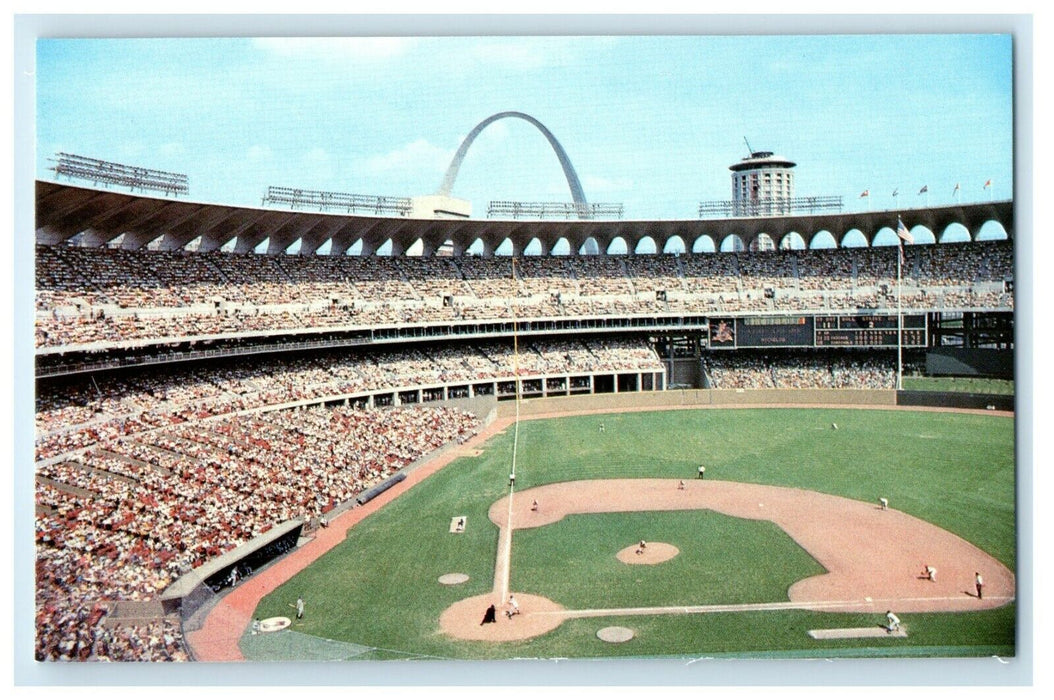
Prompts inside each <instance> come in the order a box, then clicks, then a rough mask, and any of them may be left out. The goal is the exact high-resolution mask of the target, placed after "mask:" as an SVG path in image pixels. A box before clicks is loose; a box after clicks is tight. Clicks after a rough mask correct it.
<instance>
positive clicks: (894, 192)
mask: <svg viewBox="0 0 1054 700" xmlns="http://www.w3.org/2000/svg"><path fill="white" fill-rule="evenodd" d="M898 192H900V190H899V189H897V190H893V196H894V197H896V196H897V193H898Z"/></svg>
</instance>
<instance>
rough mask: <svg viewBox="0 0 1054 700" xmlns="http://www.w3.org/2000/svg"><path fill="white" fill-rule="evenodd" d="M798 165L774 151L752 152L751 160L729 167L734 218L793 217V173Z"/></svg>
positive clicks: (746, 159) (749, 158)
mask: <svg viewBox="0 0 1054 700" xmlns="http://www.w3.org/2000/svg"><path fill="white" fill-rule="evenodd" d="M749 145H750V144H749V143H748V144H747V146H748V147H749ZM795 165H797V164H796V163H793V162H791V161H789V160H787V159H786V158H784V157H783V156H777V155H774V154H773V153H772V151H752V152H751V154H750V156H749V157H747V158H744V159H743V160H741V161H739V162H738V163H735V164H733V165H730V166H729V167H728V169H729V170H731V171H732V212H733V213H732V215H733V216H778V215H782V214H790V212H791V208H792V207H791V204H792V202H791V200H792V199H793V197H794V173H793V172H791V170H792V169H793V168H794V166H795Z"/></svg>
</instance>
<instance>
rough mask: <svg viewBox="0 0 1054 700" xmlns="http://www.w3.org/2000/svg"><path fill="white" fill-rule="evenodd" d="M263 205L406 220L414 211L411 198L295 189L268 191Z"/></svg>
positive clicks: (270, 189) (271, 188) (277, 188)
mask: <svg viewBox="0 0 1054 700" xmlns="http://www.w3.org/2000/svg"><path fill="white" fill-rule="evenodd" d="M262 204H265V205H266V204H277V205H285V206H288V207H289V208H290V209H296V208H298V207H312V208H316V207H317V208H318V210H319V211H326V210H334V209H339V210H342V211H345V212H347V213H349V214H350V213H352V212H362V211H365V212H369V213H371V214H397V215H399V216H407V215H408V214H409V213H410V210H411V208H412V206H411V201H410V198H409V197H383V196H378V195H371V194H349V193H347V192H320V191H317V190H304V189H300V188H294V187H275V186H270V187H268V188H267V193H266V194H264V197H263V202H262Z"/></svg>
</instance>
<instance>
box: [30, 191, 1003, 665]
mask: <svg viewBox="0 0 1054 700" xmlns="http://www.w3.org/2000/svg"><path fill="white" fill-rule="evenodd" d="M901 215H902V216H903V218H904V221H905V222H906V223H907V224H908V225H909V226H913V227H915V226H920V227H925V228H927V229H928V230H930V231H932V232H933V233H934V234H935V236H936V238H937V239H938V240H939V239H940V237H941V233H942V232H943V231H944V230H945V229H947V227H948V226H950V225H951V224H953V223H955V224H961V225H962V226H964V227H965V228H966V229H967V230H968V231H969V232H970V234H971V240H970V241H969V242H964V243H954V244H952V243H948V244H941V243H938V244H934V245H915V246H908V247H906V249H905V250H904V262H903V279H902V289H901V293H899V294H898V288H897V282H898V279H897V258H898V249H897V248H896V247H871V246H870V245H869V246H868V247H860V248H849V247H838V248H834V249H830V250H819V249H804V250H793V249H784V250H775V251H769V252H729V253H725V252H716V253H705V252H686V253H683V254H677V255H674V254H663V253H659V254H652V255H646V254H629V255H612V254H600V255H583V254H571V255H566V256H561V255H551V254H543V255H539V256H523V254H522V253H523V251H524V250H525V249H526V248H527V247H528V246H529V245H530V244H531V243H532V241H538V242H540V243H541V244H542V250H543V251H552V250H553V249H554V248H555V247H556V245H557V244H558V243H559V242H560V241H561V240H563V241H566V242H567V243H568V244H569V248H570V250H571V251H581V250H583V249H586V247H587V244H588V243H589V242H593V243H595V244H597V245H598V246H599V249H600V250H611V245H612V243H613V242H614V241H616V240H617V239H621V240H622V241H623V242H625V243H626V244H627V248H628V250H630V251H635V250H637V249H638V247H639V244H640V243H641V241H642V240H644V239H645V238H650V239H651V240H652V241H653V242H654V243H655V244H656V246H655V248H656V249H657V250H664V249H666V245H667V243H668V242H669V241H670V240H672V239H673V238H675V237H677V238H679V239H680V240H681V241H682V242H684V243H685V247H686V249H687V250H689V251H693V250H697V248H696V246H695V243H696V242H697V241H699V240H701V239H703V238H704V237H705V238H709V239H710V241H711V242H712V243H714V245H713V246H712V247H713V249H714V250H723V248H722V246H721V242H722V241H723V240H724V239H725V238H727V237H729V236H738V237H740V239H741V243H742V244H743V245H741V246H739V247H738V248H739V249H741V250H744V251H746V250H749V249H750V246H749V243H750V241H751V240H752V239H753V238H756V237H757V236H760V235H769V236H771V237H773V238H774V239H775V240H777V241H778V240H782V239H784V238H785V237H787V236H790V235H791V234H792V233H796V234H798V235H799V236H801V238H802V239H804V241H805V242H806V244H808V243H810V242H811V241H812V240H813V239H814V238H815V237H816V236H817V235H819V234H820V233H821V232H825V231H826V232H830V233H831V234H833V235H834V237H835V238H836V240H841V239H842V238H843V237H844V235H845V234H846V233H848V232H849V231H851V230H856V231H859V232H860V233H861V234H862V235H863V236H864V238H865V239H866V241H867V243H868V244H872V243H874V241H875V238H876V236H878V234H879V233H880V232H881V231H882V230H883V229H884V228H888V229H893V228H895V227H896V215H895V214H890V213H888V212H887V213H862V214H854V215H851V214H844V213H840V214H837V215H810V216H808V217H800V218H795V217H787V218H769V219H764V220H756V221H755V220H743V219H737V220H706V221H674V222H668V221H656V222H639V221H637V222H635V221H622V220H618V221H605V222H598V221H588V220H587V221H526V222H525V221H518V222H509V221H498V220H483V221H478V220H470V221H468V220H463V221H435V220H430V221H423V220H415V219H411V218H407V217H398V218H386V219H382V218H380V217H377V218H371V217H365V216H353V215H350V214H337V213H334V214H329V213H321V212H306V211H305V212H288V211H275V210H272V209H250V208H237V207H226V206H216V205H205V204H196V203H193V202H187V201H171V200H163V199H153V198H149V197H143V196H134V195H128V194H123V193H117V192H111V191H100V190H90V189H85V188H79V187H74V186H70V185H64V184H57V183H48V182H38V183H37V246H36V298H35V313H36V333H35V354H36V377H37V397H36V429H37V433H36V460H37V466H36V477H37V478H36V488H37V491H36V517H37V523H36V538H37V593H38V597H37V611H36V614H37V658H38V659H41V660H50V659H70V660H77V659H81V660H86V659H103V658H106V659H169V660H183V659H185V658H187V652H186V650H185V649H184V648H183V647H182V644H181V641H180V639H181V631H180V623H179V618H178V616H177V617H173V614H174V613H178V612H185V611H181V610H180V608H179V601H177V602H176V603H175V604H174V605H175V607H173V606H172V605H169V603H168V602H167V601H168V599H167V598H166V597H165V592H166V590H169V589H170V588H171V587H172V585H173V583H174V582H176V581H177V580H179V579H180V578H181V577H184V576H187V575H189V574H191V573H192V572H194V571H196V570H200V569H201V568H202V567H205V566H206V565H208V564H209V562H215V561H217V560H218V559H219V558H221V557H223V556H225V555H230V554H231V553H232V552H239V551H242V550H241V548H244V547H246V546H248V543H250V542H257V541H260V538H261V537H263V538H264V539H265V540H266V535H267V533H268V532H273V533H280V534H282V536H283V537H284V536H285V533H286V531H285V530H281V529H280V528H279V526H282V525H286V524H288V523H290V522H294V523H296V525H297V527H296V529H295V530H294V531H293V532H294V534H295V535H302V534H306V533H307V532H308V531H309V530H310V529H311V528H313V527H317V526H318V523H319V518H321V517H322V516H324V515H325V514H327V513H331V512H333V511H334V510H338V509H341V508H347V507H351V504H352V503H353V502H354V500H355V499H356V497H359V496H360V495H361V494H363V493H364V492H366V491H368V490H369V489H371V488H374V487H377V486H378V485H383V484H384V483H386V480H388V479H390V478H392V477H393V476H394V475H396V474H398V473H400V472H401V471H403V470H405V469H406V468H408V467H410V466H411V465H413V464H414V463H415V462H416V461H417V460H419V459H421V458H423V457H425V456H427V455H429V454H432V453H433V452H434V451H435V450H438V449H442V448H443V447H444V446H445V445H451V444H458V443H460V442H463V441H464V440H466V439H467V438H468V437H470V436H471V435H473V434H474V433H475V432H476V431H478V430H479V429H480V427H481V425H483V424H484V423H485V421H486V420H487V416H488V411H489V410H492V409H493V407H494V405H495V404H496V403H497V402H499V401H507V400H512V399H515V398H517V397H523V398H531V397H557V396H573V395H585V394H604V393H611V394H614V393H631V392H658V391H664V390H667V389H670V388H674V387H697V388H705V389H712V390H715V391H720V390H726V389H727V390H743V389H762V388H763V389H782V388H788V389H809V388H837V389H868V390H876V389H877V390H886V391H893V390H895V389H896V387H897V381H896V379H897V377H896V373H897V361H896V356H895V351H896V350H897V348H898V347H899V346H901V345H903V346H904V347H905V348H906V350H907V352H908V354H907V359H908V365H909V366H910V367H914V368H917V369H918V370H919V371H922V368H923V367H925V366H926V365H927V364H928V363H929V362H930V361H931V360H932V359H933V358H936V357H939V356H941V355H942V352H943V351H945V350H955V351H956V352H957V353H958V355H957V358H958V361H959V362H960V365H959V367H961V368H965V369H962V370H961V371H964V372H969V371H971V369H970V368H975V370H974V371H977V372H980V373H985V374H995V375H1000V374H1001V375H1003V376H1011V377H1012V367H1013V359H1012V351H1013V313H1014V298H1013V280H1014V241H1013V205H1012V203H1011V202H994V203H986V204H977V205H969V206H957V207H944V208H935V209H925V210H915V211H908V212H902V214H901ZM993 221H994V222H996V223H998V224H999V225H1000V226H1002V227H1003V229H1004V230H1005V231H1006V233H1007V236H1008V237H1007V238H1006V239H1005V240H995V241H980V240H975V239H976V238H977V233H978V232H979V230H980V228H981V226H983V225H985V224H987V223H988V222H993ZM506 240H508V241H510V242H511V247H512V251H513V256H510V257H503V256H495V255H494V251H495V250H497V249H498V248H499V247H500V246H501V244H502V243H503V242H504V241H506ZM297 241H299V242H300V243H301V245H300V247H299V253H298V254H295V255H294V254H286V252H285V251H286V250H288V249H289V248H290V246H292V245H293V244H294V243H296V242H297ZM417 241H421V242H422V243H423V246H422V248H423V250H424V251H425V253H426V254H425V255H423V256H420V257H415V256H407V255H405V254H404V252H405V251H406V250H407V249H408V248H410V246H411V245H413V244H414V243H416V242H417ZM477 241H478V242H481V244H482V250H483V254H482V255H470V254H469V253H468V251H469V249H470V248H472V247H473V245H474V244H475V243H476V242H477ZM448 242H449V243H450V247H451V249H452V251H453V255H452V256H450V257H445V256H444V257H440V256H436V255H433V253H434V252H435V251H437V250H439V249H440V248H442V247H443V246H444V245H445V244H447V243H448ZM192 243H194V244H195V246H193V247H196V250H193V251H192V250H190V249H189V247H188V246H189V244H192ZM232 243H233V251H231V252H224V251H225V250H226V249H227V248H229V247H231V244H232ZM327 244H328V251H329V252H328V254H319V251H320V249H322V248H323V246H324V245H327ZM385 245H390V247H391V250H392V255H390V256H379V255H376V254H375V253H376V251H377V250H378V249H381V248H382V247H383V246H385ZM258 249H259V250H266V252H262V253H256V252H254V251H256V250H258ZM351 250H358V252H359V254H356V255H350V254H348V253H349V251H351ZM899 308H902V309H903V311H904V316H903V319H902V320H899V319H898V309H899ZM514 335H515V336H516V340H517V347H515V349H514V342H513V341H514ZM993 356H994V357H995V358H996V359H995V361H991V358H992V357H993ZM976 368H983V369H976ZM993 368H994V369H993ZM338 437H339V439H338ZM275 541H276V542H277V541H278V540H275ZM282 542H285V540H282ZM293 544H294V545H295V538H294V542H293ZM282 546H283V547H284V546H285V545H282ZM279 549H281V548H279ZM280 553H281V552H280V551H276V553H275V555H276V556H277V555H278V554H280ZM224 561H226V560H224ZM242 561H243V560H241V559H237V558H235V559H234V560H232V563H231V565H229V566H226V565H225V566H224V567H221V568H220V569H217V570H216V571H214V572H213V573H212V574H211V578H210V579H209V580H208V581H207V582H206V583H207V584H208V585H209V586H210V587H211V588H213V589H214V590H218V589H221V588H222V587H223V586H225V585H229V584H228V583H224V582H225V581H230V582H234V581H236V580H237V578H238V577H239V576H245V575H249V574H251V571H249V570H246V565H244V564H243V563H241V562H242ZM239 567H241V568H239ZM232 572H234V573H232ZM128 603H142V604H144V605H154V607H152V608H149V609H147V611H146V612H143V613H141V614H140V615H139V617H133V619H132V620H131V621H130V622H129V621H125V622H123V623H122V624H117V623H115V620H116V619H118V617H119V616H118V614H117V613H118V608H120V607H121V605H127V604H128Z"/></svg>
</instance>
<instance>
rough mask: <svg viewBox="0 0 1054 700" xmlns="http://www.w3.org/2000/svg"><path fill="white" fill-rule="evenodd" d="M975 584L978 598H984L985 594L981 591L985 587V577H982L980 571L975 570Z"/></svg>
mask: <svg viewBox="0 0 1054 700" xmlns="http://www.w3.org/2000/svg"><path fill="white" fill-rule="evenodd" d="M973 585H974V588H976V589H977V600H981V599H982V598H984V595H983V594H982V593H981V589H982V588H984V579H982V578H981V574H980V572H976V571H975V572H974V575H973Z"/></svg>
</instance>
